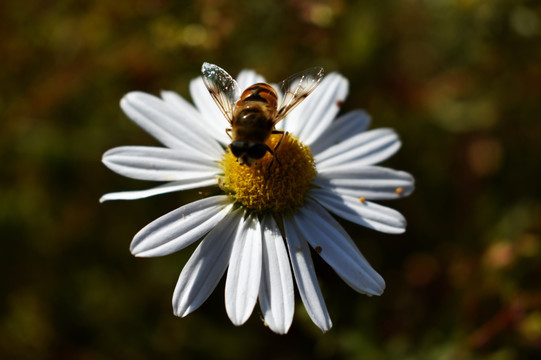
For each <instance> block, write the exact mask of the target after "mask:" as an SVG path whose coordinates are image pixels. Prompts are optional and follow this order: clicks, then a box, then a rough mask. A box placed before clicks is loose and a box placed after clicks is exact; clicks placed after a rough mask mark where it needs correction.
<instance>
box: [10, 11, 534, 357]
mask: <svg viewBox="0 0 541 360" xmlns="http://www.w3.org/2000/svg"><path fill="white" fill-rule="evenodd" d="M540 40H541V2H540V1H534V0H531V1H528V0H524V1H522V0H494V1H481V0H400V1H389V0H382V1H347V0H321V1H308V0H289V1H273V0H260V1H248V0H245V1H225V0H196V1H174V0H134V1H129V2H128V1H122V2H120V1H106V0H94V1H84V2H82V1H73V0H57V1H53V2H43V1H38V0H21V1H3V2H1V3H0V51H1V53H2V54H1V59H0V64H1V68H0V91H1V95H0V119H1V128H0V129H1V131H0V161H1V164H2V166H1V170H0V174H1V176H0V234H1V235H0V237H1V243H0V245H1V247H0V270H1V272H2V273H3V274H4V275H3V276H2V278H3V279H2V281H1V284H2V285H1V286H0V289H1V290H0V335H1V336H0V358H2V359H88V360H91V359H132V360H134V359H180V358H182V359H202V358H209V359H211V358H216V359H218V358H220V359H255V358H273V359H296V358H310V359H361V358H362V359H495V360H500V359H501V360H506V359H530V358H536V356H541V284H540V279H541V261H540V255H541V244H540V240H541V239H540V231H541V182H540V175H541V156H540V155H541V122H540V120H541V118H540V114H541V41H540ZM204 61H209V62H212V63H216V64H218V65H220V66H221V67H223V68H225V69H226V70H227V71H228V72H229V73H231V74H237V73H238V72H239V71H240V70H241V69H244V68H251V69H255V70H257V71H259V72H260V73H262V74H263V75H264V76H265V77H266V78H267V79H268V80H269V81H275V82H277V81H280V80H282V79H284V78H286V77H287V76H289V75H291V74H293V73H294V72H297V71H299V70H302V69H304V68H307V67H310V66H315V65H321V66H323V67H324V68H325V70H326V71H327V72H331V71H339V72H340V73H342V74H344V75H345V76H346V77H347V78H348V79H349V80H350V95H349V97H348V99H347V101H346V103H345V104H344V107H343V111H344V112H346V111H349V110H352V109H357V108H363V109H366V110H367V111H368V112H369V113H370V114H371V115H372V117H373V124H372V127H373V128H374V127H383V126H386V127H393V128H395V129H396V130H397V131H398V133H399V134H400V135H401V138H402V140H403V146H402V149H401V151H400V152H399V153H398V154H397V155H395V156H394V157H393V158H392V159H391V160H389V161H387V162H385V163H384V165H385V166H389V167H393V168H396V169H402V170H406V171H408V172H411V173H412V174H413V175H414V176H415V177H416V187H417V188H416V192H415V193H414V194H413V196H411V197H409V198H407V199H403V200H400V201H393V202H389V203H387V205H389V206H391V207H393V208H396V209H398V210H399V211H401V212H402V213H403V214H404V215H405V216H406V218H407V219H408V230H407V232H406V233H405V234H404V235H399V236H395V235H386V234H379V233H377V232H375V231H371V230H368V229H364V228H360V227H358V226H354V225H351V224H348V223H346V222H342V223H343V224H344V226H345V227H346V228H347V230H348V232H349V233H350V234H351V235H352V237H353V238H354V239H355V241H356V243H357V244H358V246H359V248H360V249H361V250H362V251H363V253H364V254H365V256H366V257H367V259H368V260H369V261H370V262H371V264H372V265H373V266H374V268H375V269H376V270H378V271H379V272H380V273H381V274H382V275H383V277H384V278H385V279H386V281H387V289H386V292H385V293H384V294H383V295H382V296H381V297H373V298H369V297H366V296H363V295H360V294H357V293H355V292H354V291H353V290H351V289H350V288H348V287H347V285H345V284H344V283H343V282H342V281H340V280H339V278H338V277H337V276H336V274H335V273H334V272H333V271H332V270H331V269H330V268H329V267H328V266H327V265H326V264H325V263H324V262H323V261H319V260H318V261H316V264H315V265H316V270H317V272H318V276H319V278H320V283H321V287H322V290H323V292H324V295H325V299H326V301H327V305H328V308H329V312H330V314H331V317H332V320H333V323H334V327H333V329H331V331H329V332H328V333H326V334H322V333H321V331H320V330H319V329H318V328H317V327H316V326H315V325H313V324H312V322H311V321H310V319H309V318H308V316H307V315H306V312H305V310H304V307H303V306H302V303H301V301H300V298H299V296H298V294H296V300H297V309H296V312H295V319H294V322H293V326H292V328H291V330H290V332H289V334H288V335H287V336H279V335H275V334H273V333H272V332H271V331H270V330H268V329H267V328H265V327H264V326H263V324H262V321H261V315H260V313H259V308H258V307H256V310H255V311H254V314H253V315H252V317H251V318H250V320H249V321H248V322H247V324H246V325H244V326H242V327H239V328H237V327H234V326H233V325H232V324H231V323H230V321H229V320H228V318H227V315H226V313H225V309H224V300H223V290H224V286H223V282H222V283H221V284H220V285H219V286H218V288H217V290H216V291H215V292H214V293H213V295H212V296H211V298H210V299H209V300H208V301H207V302H206V303H205V304H204V305H203V306H202V307H201V308H200V309H199V310H197V311H196V312H195V313H193V314H191V315H189V316H188V317H187V318H185V319H179V318H176V317H175V316H174V315H173V313H172V309H171V297H172V293H173V289H174V286H175V283H176V280H177V278H178V275H179V273H180V270H181V268H182V267H183V265H184V263H185V262H186V261H187V259H188V258H189V256H190V255H191V253H192V251H193V249H195V246H192V247H190V248H188V249H186V250H184V251H182V252H180V253H177V254H174V255H170V256H167V257H164V258H154V259H137V258H134V257H133V256H132V255H131V254H130V252H129V250H128V248H129V243H130V241H131V238H132V237H133V235H134V234H135V233H136V232H137V231H138V230H139V229H140V228H141V227H143V226H144V225H146V224H147V223H149V222H150V221H152V220H154V219H155V218H157V217H158V216H160V215H162V214H165V213H167V212H169V211H171V210H173V209H174V208H176V207H178V206H180V205H181V204H184V203H187V202H189V201H192V200H194V199H197V198H198V197H200V195H199V194H198V193H197V191H195V192H185V193H176V194H169V195H163V196H159V197H155V198H150V199H146V200H139V201H134V202H110V203H105V204H101V205H100V204H99V203H98V199H99V197H100V196H101V195H102V194H104V193H106V192H112V191H119V190H135V189H144V188H148V187H151V186H153V185H154V184H151V183H145V182H142V181H136V180H131V179H127V178H123V177H121V176H119V175H116V174H114V173H112V172H111V171H109V170H107V169H106V168H105V167H104V166H103V165H102V164H101V162H100V160H101V155H102V153H103V152H104V151H106V150H107V149H109V148H112V147H115V146H121V145H145V144H146V145H155V144H156V141H155V140H154V139H152V138H151V137H150V136H149V135H147V134H146V133H144V132H143V131H142V130H141V129H139V128H138V127H137V126H136V125H134V124H133V123H132V122H131V121H130V120H129V119H128V118H127V117H126V116H125V115H124V114H123V113H122V111H121V110H120V108H119V105H118V103H119V100H120V99H121V97H122V96H123V95H124V94H125V93H127V92H129V91H132V90H142V91H145V92H149V93H153V94H158V93H159V91H160V90H162V89H168V90H175V91H177V92H179V93H180V94H182V95H183V96H185V97H187V98H188V99H189V92H188V84H189V81H190V80H191V79H192V78H194V77H196V76H198V75H199V73H200V67H201V64H202V63H203V62H204ZM224 126H225V125H224Z"/></svg>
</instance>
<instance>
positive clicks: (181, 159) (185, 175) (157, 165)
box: [102, 146, 221, 181]
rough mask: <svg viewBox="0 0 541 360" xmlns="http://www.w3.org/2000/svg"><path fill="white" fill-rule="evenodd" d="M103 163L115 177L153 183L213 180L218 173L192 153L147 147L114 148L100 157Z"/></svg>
mask: <svg viewBox="0 0 541 360" xmlns="http://www.w3.org/2000/svg"><path fill="white" fill-rule="evenodd" d="M102 162H103V163H104V164H105V166H107V167H108V168H109V169H111V170H113V171H114V172H116V173H117V174H120V175H123V176H126V177H130V178H133V179H139V180H152V181H175V180H181V181H182V180H194V181H197V180H201V179H212V178H215V177H216V176H217V174H218V173H219V172H220V171H221V170H220V169H219V167H218V165H217V163H216V162H215V161H211V160H208V159H206V158H204V157H201V156H199V153H196V152H194V151H188V150H180V149H169V148H163V147H150V146H121V147H117V148H114V149H111V150H109V151H107V152H106V153H105V154H103V158H102Z"/></svg>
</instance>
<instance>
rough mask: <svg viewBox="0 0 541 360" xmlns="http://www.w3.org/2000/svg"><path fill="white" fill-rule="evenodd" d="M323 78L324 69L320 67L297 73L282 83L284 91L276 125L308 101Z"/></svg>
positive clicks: (281, 86) (275, 120) (281, 87)
mask: <svg viewBox="0 0 541 360" xmlns="http://www.w3.org/2000/svg"><path fill="white" fill-rule="evenodd" d="M322 78H323V68H322V67H319V66H318V67H313V68H310V69H306V70H304V71H301V72H299V73H296V74H294V75H292V76H290V77H288V78H287V79H285V80H284V81H282V82H281V83H280V84H279V87H280V90H281V91H282V101H281V103H280V106H279V107H278V114H277V116H276V118H275V119H274V123H275V124H276V123H277V122H279V121H280V120H282V119H283V118H284V117H285V116H286V115H287V114H288V113H289V112H290V111H291V110H293V109H294V108H295V106H297V105H299V104H300V103H301V102H302V101H303V100H304V99H306V97H307V96H308V95H310V93H311V92H312V91H314V89H315V88H316V87H317V86H318V85H319V82H320V81H321V79H322Z"/></svg>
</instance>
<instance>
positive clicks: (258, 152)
mask: <svg viewBox="0 0 541 360" xmlns="http://www.w3.org/2000/svg"><path fill="white" fill-rule="evenodd" d="M268 149H269V148H268V146H267V145H266V144H258V143H251V144H250V146H249V148H248V151H247V153H248V156H250V157H251V158H253V159H261V158H262V157H263V156H265V154H266V153H267V150H268Z"/></svg>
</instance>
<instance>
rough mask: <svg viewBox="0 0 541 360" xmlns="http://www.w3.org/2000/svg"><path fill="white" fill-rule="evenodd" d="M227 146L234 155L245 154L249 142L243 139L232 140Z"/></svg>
mask: <svg viewBox="0 0 541 360" xmlns="http://www.w3.org/2000/svg"><path fill="white" fill-rule="evenodd" d="M229 148H230V149H231V152H232V153H233V155H234V156H235V157H240V156H241V155H242V154H246V153H247V152H248V150H249V148H250V146H249V144H248V143H247V142H245V141H233V142H232V143H231V144H229Z"/></svg>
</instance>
